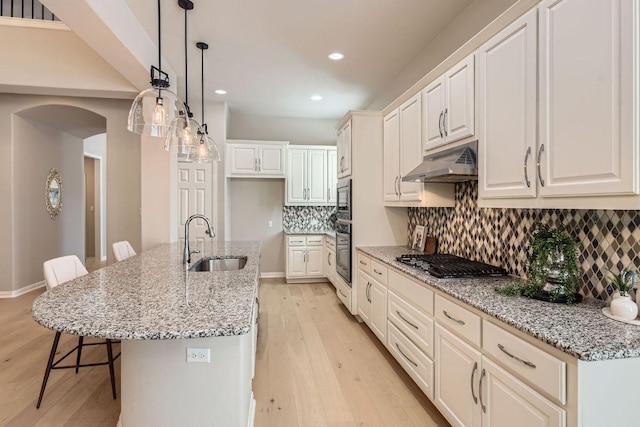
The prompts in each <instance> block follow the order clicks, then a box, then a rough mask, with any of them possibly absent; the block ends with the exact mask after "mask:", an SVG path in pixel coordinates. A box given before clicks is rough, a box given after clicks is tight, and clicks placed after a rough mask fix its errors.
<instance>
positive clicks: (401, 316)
mask: <svg viewBox="0 0 640 427" xmlns="http://www.w3.org/2000/svg"><path fill="white" fill-rule="evenodd" d="M396 313H397V314H398V316H400V318H401V319H402V320H404V321H405V322H406V323H408V324H409V325H411V326H413V327H414V328H416V330H418V329H420V328H418V327H417V326H416V325H414V324H413V323H411V322H409V321H408V320H407V319H406V318H405V317H404V316H403V315H402V314H401V313H400V312H399V311H398V310H396Z"/></svg>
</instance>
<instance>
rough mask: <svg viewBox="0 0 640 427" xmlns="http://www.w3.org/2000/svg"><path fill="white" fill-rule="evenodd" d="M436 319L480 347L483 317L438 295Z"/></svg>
mask: <svg viewBox="0 0 640 427" xmlns="http://www.w3.org/2000/svg"><path fill="white" fill-rule="evenodd" d="M435 309H436V320H438V322H440V324H441V325H443V326H446V327H447V328H449V330H451V331H453V332H454V333H455V334H456V335H458V336H459V337H460V338H463V339H465V340H467V341H469V342H470V343H472V344H475V345H476V346H478V347H480V338H481V337H480V328H481V326H480V325H481V322H482V319H480V317H479V316H477V315H475V314H473V313H472V312H470V311H469V310H467V309H465V308H462V307H460V306H459V305H458V304H455V303H453V302H451V301H449V300H447V299H444V298H442V297H441V296H440V295H436V301H435Z"/></svg>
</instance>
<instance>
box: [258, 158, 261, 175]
mask: <svg viewBox="0 0 640 427" xmlns="http://www.w3.org/2000/svg"><path fill="white" fill-rule="evenodd" d="M258 172H262V159H258Z"/></svg>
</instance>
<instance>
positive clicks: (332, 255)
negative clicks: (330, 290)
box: [324, 238, 337, 286]
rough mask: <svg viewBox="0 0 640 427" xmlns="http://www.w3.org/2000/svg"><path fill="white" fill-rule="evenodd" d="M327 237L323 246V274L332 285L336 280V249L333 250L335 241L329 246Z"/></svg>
mask: <svg viewBox="0 0 640 427" xmlns="http://www.w3.org/2000/svg"><path fill="white" fill-rule="evenodd" d="M329 240H330V239H329V238H327V239H326V242H327V244H326V246H325V248H324V249H325V256H324V259H325V265H324V272H325V275H326V276H327V279H329V282H331V283H332V284H333V285H334V286H335V282H336V274H337V273H336V251H335V243H334V244H333V246H331V245H330V244H329Z"/></svg>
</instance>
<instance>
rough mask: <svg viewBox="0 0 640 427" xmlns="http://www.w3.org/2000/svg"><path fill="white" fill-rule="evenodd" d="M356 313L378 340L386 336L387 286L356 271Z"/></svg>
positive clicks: (383, 340)
mask: <svg viewBox="0 0 640 427" xmlns="http://www.w3.org/2000/svg"><path fill="white" fill-rule="evenodd" d="M358 314H359V315H360V317H361V318H362V320H363V321H364V322H365V323H366V324H367V326H369V329H371V331H373V333H374V334H376V336H377V337H378V339H379V340H380V341H382V342H383V343H386V337H387V288H386V287H385V286H384V285H383V284H381V283H380V282H378V281H377V280H374V279H373V278H371V277H370V276H368V275H367V274H366V273H364V272H363V271H362V270H359V271H358Z"/></svg>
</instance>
